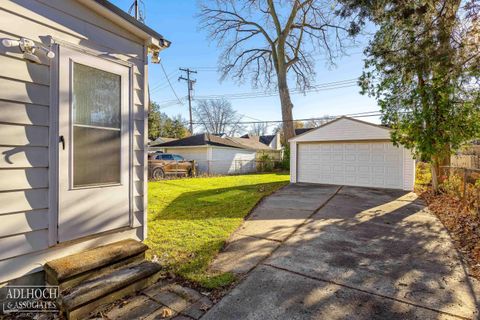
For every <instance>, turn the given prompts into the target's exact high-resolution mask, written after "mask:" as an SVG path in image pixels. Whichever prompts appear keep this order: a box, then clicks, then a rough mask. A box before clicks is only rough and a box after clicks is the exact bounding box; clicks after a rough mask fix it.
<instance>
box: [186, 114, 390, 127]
mask: <svg viewBox="0 0 480 320" xmlns="http://www.w3.org/2000/svg"><path fill="white" fill-rule="evenodd" d="M381 115H382V114H381V113H380V111H378V110H376V111H368V112H360V113H350V114H343V115H335V116H327V117H316V118H305V119H293V120H262V121H240V122H232V123H226V124H256V123H267V124H268V123H271V124H274V123H284V122H296V121H309V120H324V119H325V118H331V119H336V118H339V117H343V116H346V117H350V118H368V117H378V116H381ZM193 124H196V125H198V124H201V123H200V122H198V123H197V122H194V123H193Z"/></svg>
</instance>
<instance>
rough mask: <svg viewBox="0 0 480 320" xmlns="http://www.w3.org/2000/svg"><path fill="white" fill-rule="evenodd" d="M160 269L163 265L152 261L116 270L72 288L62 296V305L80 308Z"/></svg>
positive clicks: (62, 306)
mask: <svg viewBox="0 0 480 320" xmlns="http://www.w3.org/2000/svg"><path fill="white" fill-rule="evenodd" d="M160 271H161V266H160V265H159V264H157V263H154V262H150V261H144V262H141V263H139V264H136V265H133V266H127V267H124V268H121V269H118V270H115V271H113V272H111V273H109V274H107V275H105V276H103V277H99V278H96V279H94V280H91V281H86V282H84V283H82V284H80V285H78V286H77V287H74V288H72V290H71V291H70V292H67V293H66V294H64V295H62V296H61V297H60V301H59V302H60V307H61V309H62V310H66V311H70V310H74V309H77V308H80V307H82V306H84V305H87V304H89V303H90V302H92V301H95V300H98V299H100V298H102V297H105V296H108V295H110V294H112V293H114V292H116V291H119V290H122V289H123V288H124V287H127V286H129V285H131V284H133V283H135V282H137V281H139V280H141V279H144V278H147V277H149V276H151V275H153V274H156V273H158V272H160Z"/></svg>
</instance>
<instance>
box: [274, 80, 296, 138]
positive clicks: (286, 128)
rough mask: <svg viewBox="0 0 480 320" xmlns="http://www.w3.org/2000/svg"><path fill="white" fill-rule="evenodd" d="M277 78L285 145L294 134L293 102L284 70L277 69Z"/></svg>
mask: <svg viewBox="0 0 480 320" xmlns="http://www.w3.org/2000/svg"><path fill="white" fill-rule="evenodd" d="M277 78H278V93H279V95H280V105H281V107H282V121H283V140H284V141H283V143H284V145H286V144H287V143H288V140H289V139H291V138H293V137H294V136H295V129H294V125H293V114H292V108H293V103H292V100H291V99H290V91H289V90H288V83H287V73H286V71H278V74H277Z"/></svg>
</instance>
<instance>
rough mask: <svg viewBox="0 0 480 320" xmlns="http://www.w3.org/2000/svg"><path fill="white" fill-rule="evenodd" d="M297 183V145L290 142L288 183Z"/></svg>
mask: <svg viewBox="0 0 480 320" xmlns="http://www.w3.org/2000/svg"><path fill="white" fill-rule="evenodd" d="M296 182H297V143H296V142H290V183H296Z"/></svg>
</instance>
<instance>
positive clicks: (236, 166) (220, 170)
mask: <svg viewBox="0 0 480 320" xmlns="http://www.w3.org/2000/svg"><path fill="white" fill-rule="evenodd" d="M255 155H256V152H255V151H250V150H244V149H238V148H222V147H212V161H211V164H210V173H211V174H235V173H248V172H255V170H256V167H255V165H256V164H255Z"/></svg>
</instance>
